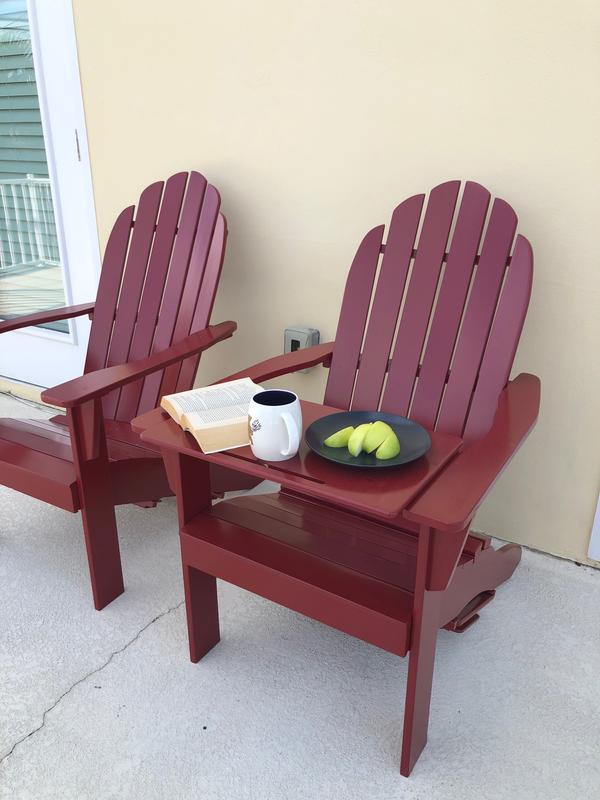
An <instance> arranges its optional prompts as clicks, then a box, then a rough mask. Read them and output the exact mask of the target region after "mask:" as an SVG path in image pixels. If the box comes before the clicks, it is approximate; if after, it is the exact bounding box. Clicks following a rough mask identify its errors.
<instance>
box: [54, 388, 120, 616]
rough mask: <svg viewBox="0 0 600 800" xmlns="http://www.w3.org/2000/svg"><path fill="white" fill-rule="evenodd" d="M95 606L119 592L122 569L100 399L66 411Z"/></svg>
mask: <svg viewBox="0 0 600 800" xmlns="http://www.w3.org/2000/svg"><path fill="white" fill-rule="evenodd" d="M67 417H68V422H69V430H70V432H71V446H72V448H73V461H74V464H75V470H76V474H77V489H78V492H79V502H80V505H81V517H82V521H83V532H84V536H85V547H86V551H87V558H88V565H89V570H90V578H91V582H92V593H93V596H94V607H95V608H96V609H97V610H98V611H100V610H101V609H102V608H104V607H105V606H106V605H108V604H109V603H110V602H111V601H112V600H114V599H115V598H116V597H118V596H119V595H120V594H122V592H123V590H124V586H123V571H122V568H121V554H120V552H119V537H118V533H117V521H116V518H115V508H114V497H113V490H112V482H111V476H110V466H109V462H108V452H107V446H106V435H105V432H104V419H103V414H102V402H101V400H90V401H89V402H87V403H84V404H82V405H79V406H75V407H74V408H71V409H69V410H68V412H67Z"/></svg>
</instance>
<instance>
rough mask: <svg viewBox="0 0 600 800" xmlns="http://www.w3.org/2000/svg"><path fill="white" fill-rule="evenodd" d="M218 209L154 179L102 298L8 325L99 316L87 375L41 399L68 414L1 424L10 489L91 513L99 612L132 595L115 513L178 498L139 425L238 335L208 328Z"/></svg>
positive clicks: (182, 187)
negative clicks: (139, 417) (126, 587)
mask: <svg viewBox="0 0 600 800" xmlns="http://www.w3.org/2000/svg"><path fill="white" fill-rule="evenodd" d="M219 207H220V197H219V193H218V192H217V190H216V189H215V187H214V186H212V185H210V184H208V183H207V181H206V179H205V178H204V177H203V176H202V175H200V174H199V173H198V172H191V173H190V174H189V175H188V173H186V172H180V173H178V174H176V175H173V176H172V177H170V178H169V179H168V180H167V181H166V183H164V182H162V181H159V182H157V183H153V184H151V185H150V186H148V187H147V188H146V189H145V190H144V191H143V192H142V195H141V197H140V200H139V204H138V207H137V209H136V208H135V207H134V206H129V207H128V208H126V209H125V210H124V211H123V212H122V213H121V214H120V215H119V217H118V218H117V221H116V222H115V225H114V227H113V229H112V232H111V234H110V238H109V240H108V244H107V246H106V251H105V254H104V259H103V266H102V274H101V277H100V283H99V286H98V294H97V299H96V302H95V303H88V304H84V305H79V306H71V307H68V308H60V309H54V310H51V311H44V312H40V313H38V314H32V315H29V316H27V317H20V318H18V319H11V320H8V321H5V322H0V333H5V332H7V331H12V330H16V329H19V328H24V327H27V326H30V325H39V324H42V323H45V322H51V321H55V320H59V319H68V318H72V317H76V316H81V315H83V314H89V315H91V317H92V328H91V333H90V339H89V344H88V352H87V359H86V363H85V374H84V375H83V376H82V377H80V378H76V379H75V380H72V381H69V382H68V383H65V384H62V385H61V386H56V387H54V388H53V389H48V390H47V391H45V392H44V393H43V395H42V397H43V399H44V400H45V401H46V402H48V403H50V404H52V405H56V406H61V407H64V408H66V409H67V413H66V416H62V415H60V416H56V417H54V418H53V419H51V420H49V421H47V422H46V421H39V420H19V419H2V420H0V482H1V483H2V484H4V485H5V486H8V487H10V488H12V489H16V490H18V491H20V492H23V493H25V494H28V495H30V496H31V497H36V498H38V499H40V500H44V501H46V502H47V503H51V504H52V505H54V506H57V507H59V508H63V509H66V510H67V511H72V512H75V511H78V510H81V514H82V521H83V529H84V534H85V543H86V548H87V556H88V562H89V568H90V574H91V581H92V591H93V595H94V605H95V607H96V608H97V609H101V608H103V607H104V606H105V605H106V604H107V603H110V602H111V600H113V599H114V598H115V597H117V596H118V595H119V594H121V592H122V591H123V574H122V569H121V559H120V553H119V541H118V535H117V526H116V521H115V514H114V506H115V505H118V504H121V503H138V504H142V505H153V504H155V503H156V501H157V500H159V499H160V498H161V497H165V496H167V495H170V494H172V492H171V490H170V488H169V486H168V483H167V481H166V477H165V474H164V469H163V464H162V459H161V458H160V454H159V453H158V452H156V451H154V450H152V449H151V448H149V447H148V446H147V445H143V444H142V443H141V442H140V440H139V438H138V436H137V435H136V434H134V433H133V432H132V431H131V429H130V426H129V420H130V419H131V418H132V417H134V416H135V415H136V414H139V413H140V412H142V411H144V410H146V409H150V408H153V407H154V406H155V405H156V404H157V403H158V401H159V400H160V397H161V396H162V395H163V394H167V393H170V392H174V391H184V390H186V389H189V388H191V386H192V384H193V380H194V376H195V374H196V369H197V367H198V362H199V359H200V355H201V353H202V352H203V351H204V350H206V349H208V348H209V347H212V346H213V345H214V344H215V343H216V342H218V341H220V340H222V339H226V338H228V337H230V336H231V335H232V334H233V332H234V331H235V329H236V324H235V322H222V323H220V324H219V325H211V326H208V323H209V320H210V314H211V311H212V307H213V302H214V299H215V293H216V290H217V285H218V282H219V276H220V273H221V265H222V262H223V253H224V249H225V241H226V236H227V225H226V221H225V217H224V216H223V215H222V214H221V213H219ZM207 326H208V327H207ZM213 477H214V479H215V480H214V484H213V486H214V488H215V491H217V492H221V491H224V490H226V489H240V488H245V487H247V486H251V485H254V484H255V483H256V481H250V483H249V482H248V481H245V480H243V478H242V476H239V475H237V474H236V473H228V472H227V471H223V470H222V471H221V472H220V473H218V474H217V473H214V474H213ZM240 478H242V479H241V480H240Z"/></svg>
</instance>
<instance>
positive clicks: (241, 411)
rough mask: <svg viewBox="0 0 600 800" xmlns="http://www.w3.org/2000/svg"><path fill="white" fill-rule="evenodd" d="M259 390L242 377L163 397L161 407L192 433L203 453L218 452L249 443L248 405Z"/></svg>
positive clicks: (248, 379) (260, 387)
mask: <svg viewBox="0 0 600 800" xmlns="http://www.w3.org/2000/svg"><path fill="white" fill-rule="evenodd" d="M261 390H262V386H258V384H256V383H253V381H251V380H250V378H241V379H240V380H237V381H228V382H226V383H218V384H216V385H215V386H206V387H205V388H203V389H190V391H189V392H179V393H178V394H166V395H165V396H164V397H163V399H162V400H161V401H160V404H161V406H162V408H164V410H165V411H166V412H167V413H168V414H170V415H171V416H172V417H173V419H174V420H175V422H178V423H179V425H181V427H182V428H183V429H184V431H189V432H190V433H191V434H192V436H193V437H194V439H195V440H196V441H197V442H198V444H199V445H200V447H201V448H202V452H203V453H217V452H219V451H220V450H231V448H232V447H243V445H245V444H250V434H249V431H248V406H249V405H250V400H252V398H253V397H254V395H255V394H256V393H257V392H260V391H261Z"/></svg>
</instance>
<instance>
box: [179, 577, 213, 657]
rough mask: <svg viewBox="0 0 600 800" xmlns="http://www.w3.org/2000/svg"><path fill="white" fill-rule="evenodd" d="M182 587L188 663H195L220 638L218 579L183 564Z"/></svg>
mask: <svg viewBox="0 0 600 800" xmlns="http://www.w3.org/2000/svg"><path fill="white" fill-rule="evenodd" d="M183 586H184V590H185V612H186V615H187V626H188V640H189V644H190V660H191V661H193V662H194V663H196V662H197V661H200V659H201V658H202V656H205V655H206V654H207V653H208V651H209V650H212V648H213V647H214V646H215V645H216V644H217V643H218V642H219V640H220V638H221V635H220V630H219V604H218V600H217V579H216V578H215V577H213V576H212V575H208V574H207V573H206V572H201V571H200V570H199V569H195V568H194V567H190V566H188V565H187V564H185V563H184V564H183Z"/></svg>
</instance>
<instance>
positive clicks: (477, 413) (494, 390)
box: [463, 235, 533, 441]
mask: <svg viewBox="0 0 600 800" xmlns="http://www.w3.org/2000/svg"><path fill="white" fill-rule="evenodd" d="M532 282H533V251H532V249H531V245H530V244H529V242H528V241H527V239H526V238H525V237H524V236H521V235H519V236H517V240H516V243H515V249H514V252H513V255H512V258H511V261H510V264H509V266H508V268H507V270H506V280H505V282H504V286H503V287H502V294H501V295H500V300H499V302H498V308H497V310H496V316H495V317H494V321H493V323H492V329H491V331H490V335H489V338H488V341H487V345H486V348H485V353H484V355H483V360H482V362H481V367H480V369H479V377H478V379H477V385H476V386H475V391H474V392H473V400H472V401H471V407H470V409H469V416H468V418H467V424H466V426H465V429H464V432H463V437H464V439H465V441H471V440H473V439H477V438H479V437H480V436H481V435H483V434H484V433H485V432H486V431H487V430H489V427H490V425H491V424H492V420H493V417H494V412H495V411H496V406H497V403H498V395H499V394H500V392H501V391H502V389H503V388H504V386H505V385H506V382H507V381H508V378H509V375H510V369H511V367H512V363H513V361H514V358H515V354H516V352H517V345H518V344H519V339H520V337H521V331H522V330H523V324H524V322H525V315H526V314H527V306H528V305H529V298H530V296H531V285H532Z"/></svg>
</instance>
